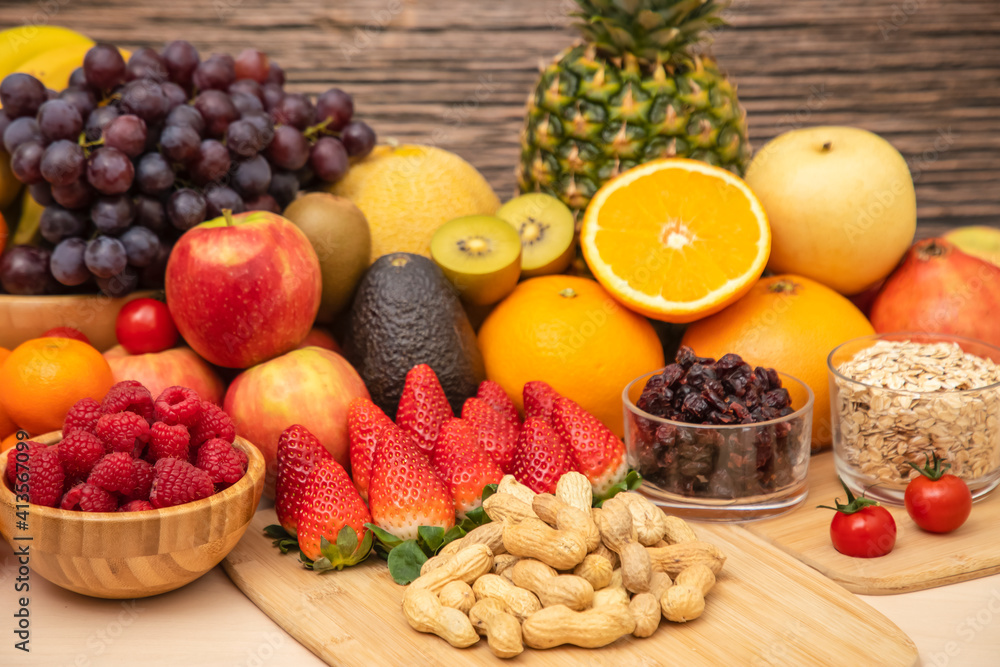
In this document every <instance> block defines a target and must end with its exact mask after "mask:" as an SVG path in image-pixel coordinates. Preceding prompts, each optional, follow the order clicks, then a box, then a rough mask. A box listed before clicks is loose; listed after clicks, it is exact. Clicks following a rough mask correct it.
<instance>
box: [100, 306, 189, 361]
mask: <svg viewBox="0 0 1000 667" xmlns="http://www.w3.org/2000/svg"><path fill="white" fill-rule="evenodd" d="M115 335H116V336H117V337H118V342H119V343H121V344H122V347H124V348H125V350H126V351H127V352H128V353H129V354H146V353H147V352H162V351H163V350H168V349H170V348H171V347H173V346H174V345H175V344H176V343H177V327H176V326H175V325H174V319H173V318H172V317H170V311H169V310H168V309H167V304H165V303H163V302H162V301H157V300H156V299H134V300H132V301H129V302H128V303H126V304H125V305H124V306H122V309H121V311H119V313H118V319H117V320H116V321H115Z"/></svg>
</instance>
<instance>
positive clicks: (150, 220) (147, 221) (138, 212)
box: [134, 195, 167, 234]
mask: <svg viewBox="0 0 1000 667" xmlns="http://www.w3.org/2000/svg"><path fill="white" fill-rule="evenodd" d="M134 204H135V224H137V225H142V226H143V227H146V228H147V229H151V230H153V231H154V232H156V233H157V234H160V233H162V232H164V231H166V229H167V212H166V211H165V210H164V208H163V204H162V203H161V202H160V200H159V199H158V198H156V197H149V196H147V195H139V196H138V197H136V198H135V201H134Z"/></svg>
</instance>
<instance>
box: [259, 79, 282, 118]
mask: <svg viewBox="0 0 1000 667" xmlns="http://www.w3.org/2000/svg"><path fill="white" fill-rule="evenodd" d="M260 95H261V98H262V99H263V101H264V108H265V109H267V110H268V111H269V112H270V111H271V109H273V108H274V107H275V106H277V104H278V102H280V101H281V100H282V98H284V96H285V91H284V90H282V88H281V86H279V85H278V84H276V83H265V84H264V85H263V86H261V87H260Z"/></svg>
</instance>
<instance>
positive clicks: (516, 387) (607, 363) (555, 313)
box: [479, 275, 663, 437]
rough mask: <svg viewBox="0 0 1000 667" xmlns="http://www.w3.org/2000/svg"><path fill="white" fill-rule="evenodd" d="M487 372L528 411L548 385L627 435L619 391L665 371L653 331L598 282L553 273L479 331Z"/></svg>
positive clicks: (518, 293)
mask: <svg viewBox="0 0 1000 667" xmlns="http://www.w3.org/2000/svg"><path fill="white" fill-rule="evenodd" d="M479 349H480V350H481V351H482V353H483V361H484V362H485V364H486V375H487V377H488V378H489V379H491V380H493V381H495V382H497V383H499V384H500V386H501V387H503V388H504V391H506V392H507V394H508V395H509V396H510V397H511V398H512V399H513V400H514V402H515V403H516V404H517V407H518V408H519V409H520V408H523V404H522V403H523V402H522V395H521V391H522V389H523V388H524V384H525V383H526V382H530V381H532V380H544V381H545V382H547V383H549V384H550V385H551V386H552V388H553V389H555V390H556V391H557V392H559V393H560V394H562V395H563V396H566V397H568V398H571V399H573V400H574V401H576V402H577V403H579V404H580V405H581V406H582V407H583V408H584V409H586V410H589V411H590V412H591V413H593V414H594V415H595V416H596V417H597V418H598V419H600V420H601V421H602V422H604V423H605V424H606V425H607V426H608V427H609V428H610V429H611V430H612V431H614V432H615V433H616V434H617V435H618V436H619V437H620V436H621V435H622V426H623V425H622V390H623V389H624V388H625V385H626V384H628V383H629V382H631V381H632V380H634V379H635V378H636V377H637V376H639V375H642V374H643V373H648V372H649V371H652V370H656V369H657V368H660V367H661V366H663V347H662V346H661V345H660V340H659V338H657V336H656V331H654V330H653V326H652V325H651V324H650V323H649V322H648V321H647V320H646V319H645V318H643V317H641V316H640V315H637V314H635V313H633V312H632V311H630V310H628V309H627V308H625V307H624V306H622V305H621V304H619V303H618V302H617V301H615V300H614V299H613V298H612V297H611V295H610V294H608V292H607V291H606V290H605V289H604V288H603V287H601V286H600V285H599V284H598V283H596V282H595V281H593V280H588V279H586V278H579V277H575V276H565V275H554V276H540V277H538V278H532V279H531V280H527V281H525V282H523V283H521V284H520V285H518V286H517V287H516V288H515V289H514V291H513V292H511V293H510V295H509V296H508V297H507V298H506V299H504V300H503V301H501V302H500V303H499V305H497V307H496V308H494V309H493V312H491V313H490V314H489V316H488V317H487V318H486V321H485V322H483V326H482V328H480V330H479Z"/></svg>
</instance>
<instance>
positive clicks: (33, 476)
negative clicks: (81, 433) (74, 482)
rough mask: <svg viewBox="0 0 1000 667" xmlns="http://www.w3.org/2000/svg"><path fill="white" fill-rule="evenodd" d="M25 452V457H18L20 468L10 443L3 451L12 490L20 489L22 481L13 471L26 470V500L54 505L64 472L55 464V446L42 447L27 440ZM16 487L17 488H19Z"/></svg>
mask: <svg viewBox="0 0 1000 667" xmlns="http://www.w3.org/2000/svg"><path fill="white" fill-rule="evenodd" d="M26 444H27V446H28V449H27V450H26V453H27V455H28V460H27V462H25V461H24V460H23V459H24V457H23V456H22V457H21V459H22V460H21V462H20V464H21V465H20V468H18V462H17V447H16V446H15V447H12V448H11V449H10V452H9V453H8V454H7V476H8V478H9V479H10V480H11V485H12V486H13V487H14V491H15V492H16V493H23V492H24V488H23V486H22V484H25V482H24V481H21V480H17V475H19V474H20V473H24V472H27V481H26V484H27V491H28V502H30V503H33V504H35V505H44V506H45V507H55V506H56V505H57V504H58V503H59V497H60V496H62V489H63V480H64V479H65V474H64V473H63V469H62V466H61V465H60V464H59V452H58V451H57V450H56V448H55V447H46V446H45V445H42V444H39V443H37V442H31V441H28V442H27V443H26ZM19 487H20V488H19Z"/></svg>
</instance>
